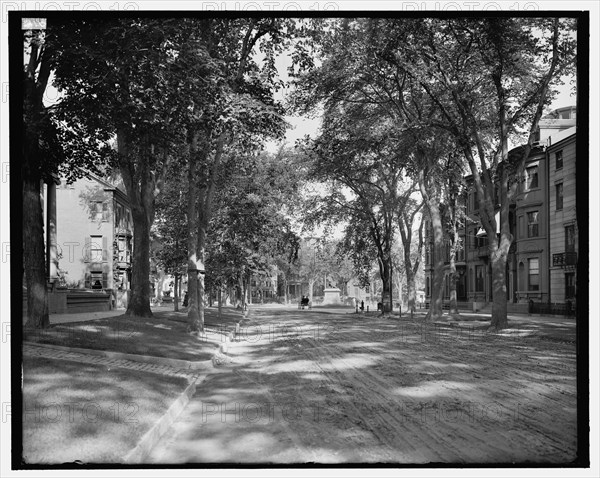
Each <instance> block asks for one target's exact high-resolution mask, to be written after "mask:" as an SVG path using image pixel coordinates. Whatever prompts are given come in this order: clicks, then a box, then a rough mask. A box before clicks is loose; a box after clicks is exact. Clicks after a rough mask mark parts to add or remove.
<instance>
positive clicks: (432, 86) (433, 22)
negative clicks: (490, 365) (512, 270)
mask: <svg viewBox="0 0 600 478" xmlns="http://www.w3.org/2000/svg"><path fill="white" fill-rule="evenodd" d="M574 28H575V25H574V24H573V21H572V20H571V19H560V18H530V17H527V18H522V17H514V18H481V19H444V20H441V19H428V20H427V21H426V22H420V23H419V26H418V27H417V28H416V30H413V32H415V34H414V35H413V36H412V37H411V42H410V45H411V48H409V49H406V48H405V45H406V43H404V40H405V39H406V38H396V40H397V43H396V44H395V45H394V51H395V57H394V59H393V61H394V62H395V63H396V64H399V65H402V69H403V71H404V72H405V73H406V74H407V75H408V76H410V77H411V78H412V79H413V80H415V81H417V82H418V84H419V85H420V86H421V88H422V89H423V91H424V92H425V93H426V94H427V95H428V96H429V97H430V98H431V100H432V101H433V102H434V103H435V104H436V105H437V106H438V107H439V110H440V113H441V118H442V121H436V125H437V126H438V127H440V128H443V129H446V130H447V131H448V132H449V133H450V134H451V135H452V137H453V138H454V141H455V142H456V144H457V146H458V147H459V148H460V149H461V151H462V153H463V155H464V157H465V158H466V162H467V164H468V167H469V169H470V171H471V174H472V177H473V184H474V188H475V190H476V191H477V195H478V198H479V211H480V215H479V218H480V221H481V224H482V226H483V228H484V229H485V231H486V233H487V237H488V251H489V258H490V262H491V267H492V283H493V307H492V320H491V326H492V327H494V328H496V329H501V328H504V327H506V326H507V323H508V322H507V315H506V281H505V270H506V261H507V256H508V250H509V248H510V245H511V243H512V240H513V236H512V234H511V233H510V224H509V204H510V202H511V201H512V200H513V199H514V198H515V195H516V194H517V192H518V183H519V180H518V179H519V177H521V176H522V173H523V168H524V164H525V160H526V159H527V157H528V155H529V153H530V151H531V148H532V145H533V142H534V140H535V133H536V130H537V127H538V123H539V120H540V118H541V115H542V112H543V110H544V107H545V106H546V105H548V103H549V101H550V100H551V99H552V98H553V96H554V91H553V87H554V86H556V85H557V84H558V83H560V78H561V76H562V75H563V74H564V73H565V72H567V71H569V69H570V68H572V66H573V64H574V58H575V43H574V38H573V31H574ZM524 132H527V135H528V140H527V143H526V145H525V146H524V147H523V148H522V149H521V151H520V153H521V154H517V155H514V156H512V157H509V155H508V144H509V140H510V139H511V138H513V139H514V138H515V137H518V136H519V135H522V134H523V133H524ZM496 187H498V191H499V198H500V201H499V218H500V224H497V223H496V212H497V210H496V207H495V206H496V201H495V190H496ZM497 230H499V231H500V233H499V234H497V233H496V231H497Z"/></svg>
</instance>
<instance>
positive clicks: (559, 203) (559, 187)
mask: <svg viewBox="0 0 600 478" xmlns="http://www.w3.org/2000/svg"><path fill="white" fill-rule="evenodd" d="M555 188H556V210H557V211H560V210H561V209H562V208H563V183H558V184H556V185H555Z"/></svg>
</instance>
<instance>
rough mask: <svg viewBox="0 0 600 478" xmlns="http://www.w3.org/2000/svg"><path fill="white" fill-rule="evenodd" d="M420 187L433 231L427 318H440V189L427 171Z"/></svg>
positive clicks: (441, 228) (441, 245)
mask: <svg viewBox="0 0 600 478" xmlns="http://www.w3.org/2000/svg"><path fill="white" fill-rule="evenodd" d="M419 188H420V190H421V195H422V196H423V199H424V200H425V205H426V207H427V210H428V212H429V217H430V219H431V233H432V234H433V251H432V254H431V258H432V259H431V260H432V263H433V278H432V281H431V302H430V305H429V311H428V312H427V315H426V317H425V320H432V319H439V318H440V317H442V315H443V313H444V310H443V292H444V290H443V285H444V227H443V224H442V215H441V211H440V201H439V197H438V196H439V195H438V191H436V190H435V188H434V187H431V186H430V184H428V180H427V178H426V177H425V173H424V172H423V171H421V172H420V173H419Z"/></svg>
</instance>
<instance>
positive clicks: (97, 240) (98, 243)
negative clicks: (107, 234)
mask: <svg viewBox="0 0 600 478" xmlns="http://www.w3.org/2000/svg"><path fill="white" fill-rule="evenodd" d="M90 260H91V261H92V262H102V236H90Z"/></svg>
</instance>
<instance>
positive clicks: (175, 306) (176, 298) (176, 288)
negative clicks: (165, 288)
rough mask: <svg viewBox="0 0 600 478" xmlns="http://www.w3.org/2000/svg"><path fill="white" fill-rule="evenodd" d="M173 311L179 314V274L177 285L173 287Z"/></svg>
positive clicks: (176, 277) (176, 279)
mask: <svg viewBox="0 0 600 478" xmlns="http://www.w3.org/2000/svg"><path fill="white" fill-rule="evenodd" d="M173 294H174V297H173V310H174V311H175V312H179V274H177V273H175V284H174V287H173Z"/></svg>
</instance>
